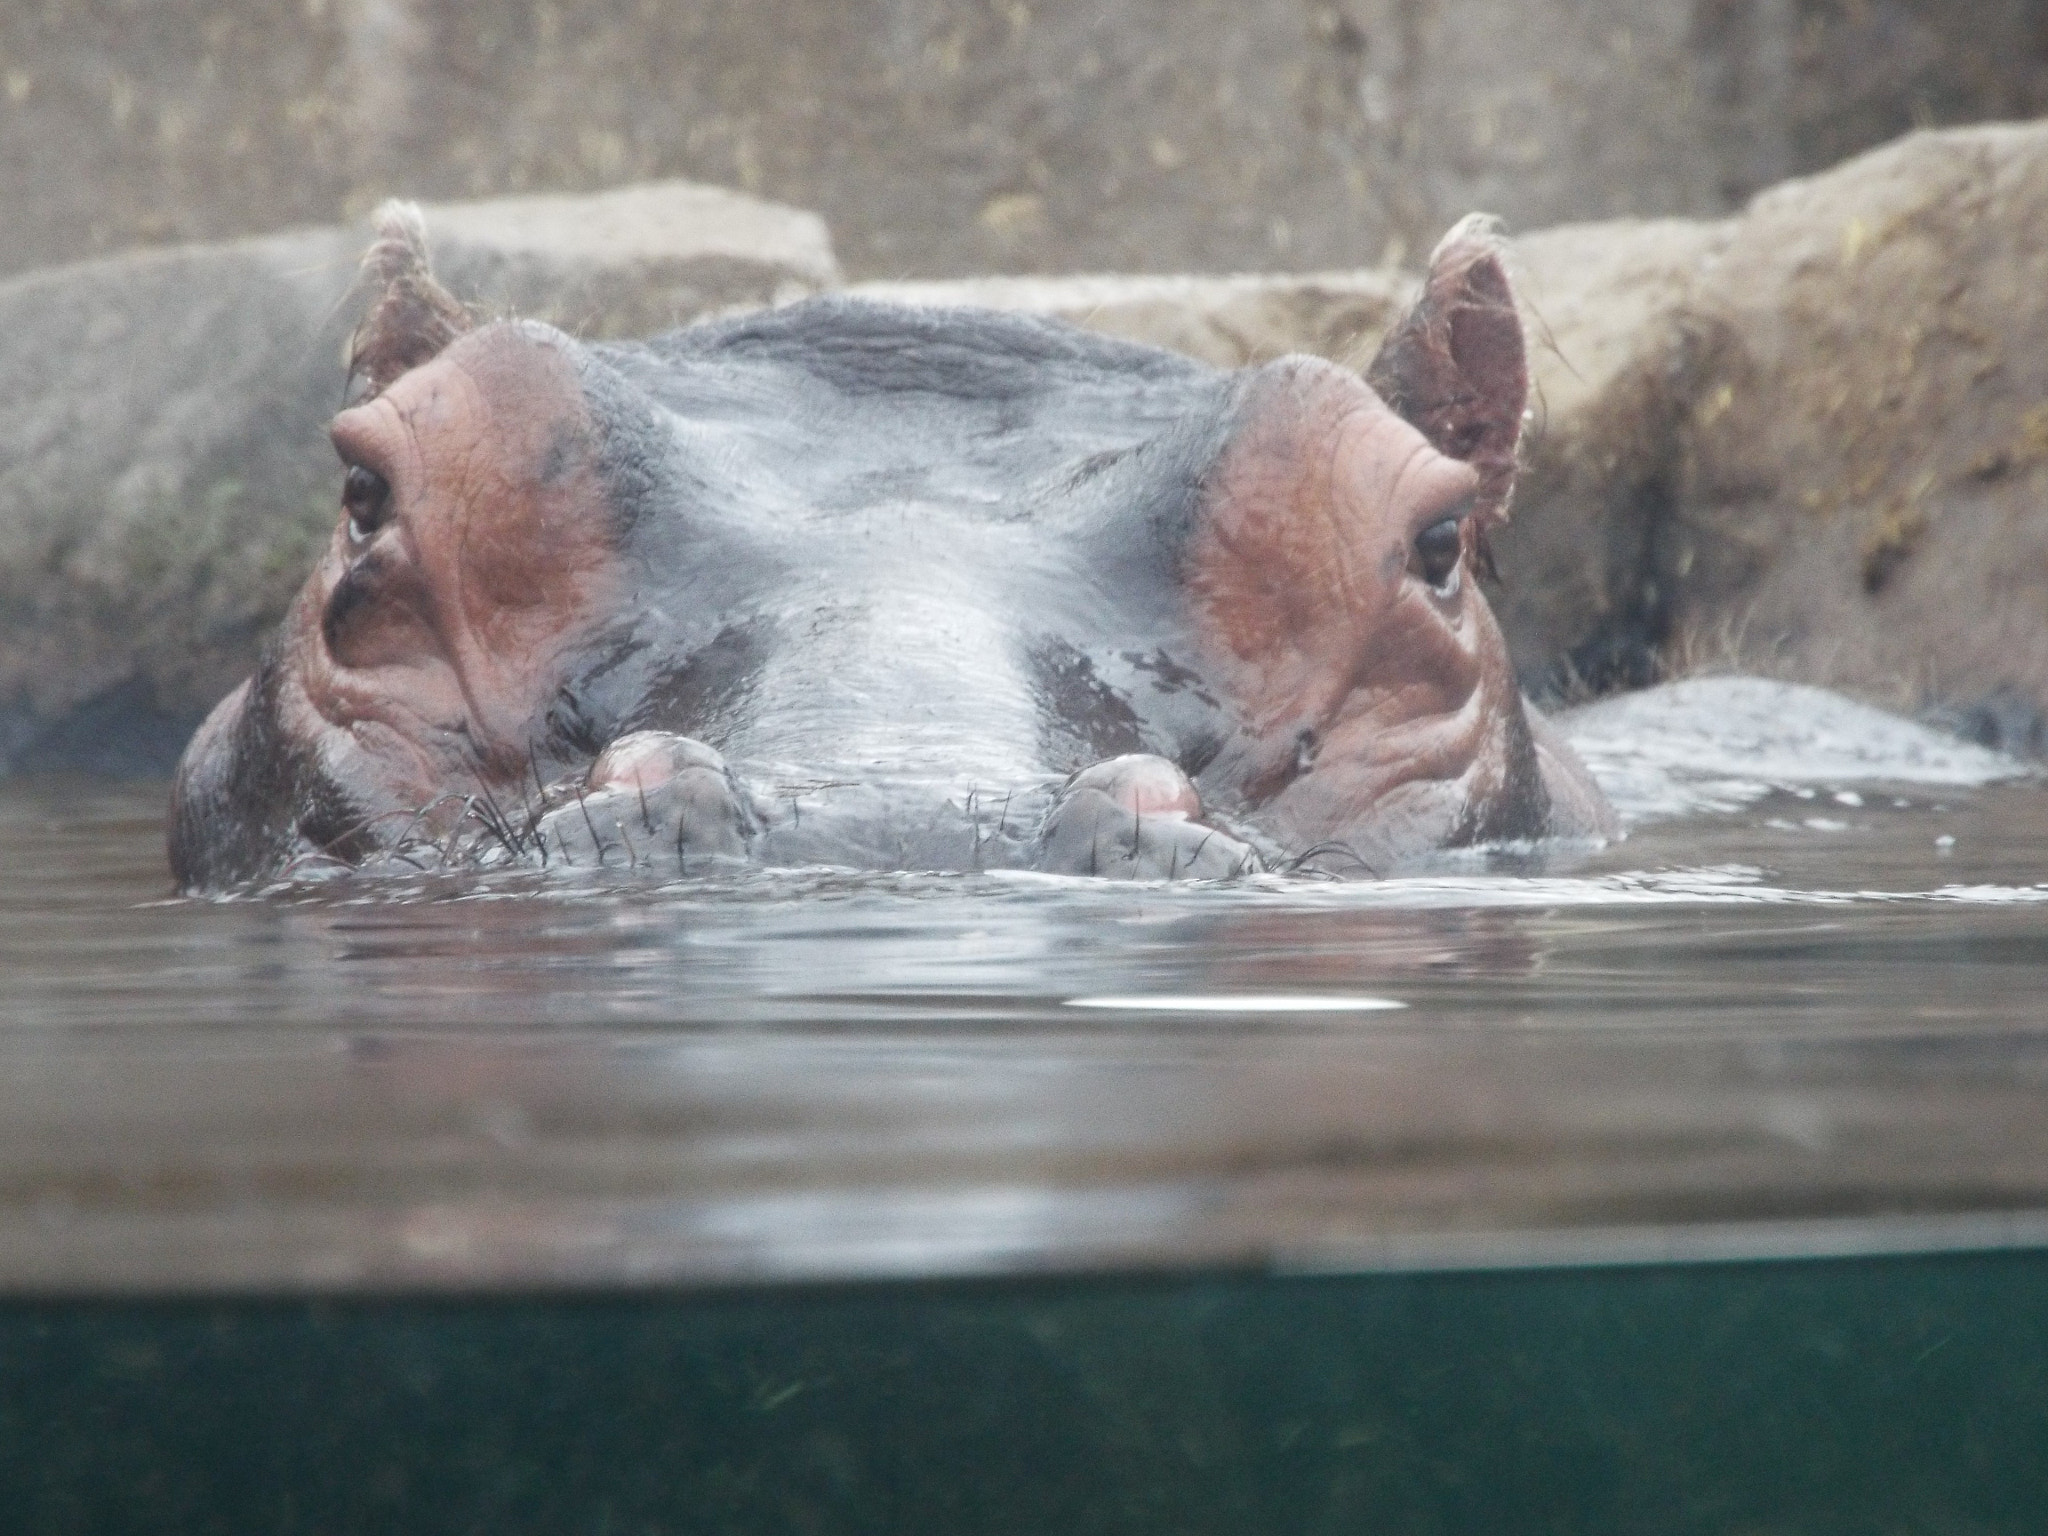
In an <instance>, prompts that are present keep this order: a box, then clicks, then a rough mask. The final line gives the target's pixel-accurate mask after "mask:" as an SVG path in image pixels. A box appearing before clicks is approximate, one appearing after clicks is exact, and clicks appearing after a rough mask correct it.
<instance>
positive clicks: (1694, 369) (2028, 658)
mask: <svg viewBox="0 0 2048 1536" xmlns="http://www.w3.org/2000/svg"><path fill="white" fill-rule="evenodd" d="M1521 257H1522V261H1523V264H1524V266H1525V268H1526V270H1527V273H1528V277H1529V281H1528V283H1527V287H1526V293H1527V297H1528V299H1529V301H1530V303H1531V308H1532V322H1533V323H1534V324H1535V325H1536V327H1537V328H1538V331H1539V334H1542V328H1543V327H1546V326H1547V334H1548V336H1549V338H1550V339H1551V341H1552V342H1554V345H1555V348H1556V353H1555V356H1554V357H1553V358H1552V359H1551V360H1550V361H1549V362H1548V363H1547V364H1543V365H1541V367H1540V375H1541V384H1542V388H1543V391H1544V396H1545V398H1546V400H1547V402H1548V403H1549V406H1550V414H1549V418H1548V420H1547V422H1546V423H1545V424H1544V431H1543V432H1542V434H1541V435H1540V436H1539V439H1538V441H1537V444H1536V446H1535V450H1534V453H1533V454H1532V460H1531V471H1530V473H1529V475H1528V476H1527V477H1526V478H1525V480H1524V482H1523V486H1522V490H1521V493H1520V495H1519V497H1518V501H1517V508H1516V520H1515V523H1514V524H1513V525H1512V528H1511V530H1510V532H1509V533H1508V534H1507V535H1505V536H1504V537H1503V539H1502V541H1501V550H1500V553H1501V563H1502V567H1503V570H1504V572H1505V574H1506V578H1507V581H1508V584H1509V596H1508V600H1507V602H1506V603H1505V604H1504V605H1503V606H1504V608H1505V610H1506V611H1505V612H1504V613H1503V619H1504V621H1505V622H1506V623H1507V625H1508V627H1509V633H1510V635H1511V637H1512V638H1513V640H1514V643H1515V645H1516V648H1517V655H1518V658H1519V659H1520V661H1521V664H1522V665H1523V667H1524V670H1525V675H1526V676H1528V677H1529V678H1530V679H1531V680H1532V681H1539V682H1542V681H1547V682H1549V683H1551V684H1553V685H1554V684H1558V683H1560V682H1569V681H1570V680H1571V679H1572V678H1573V677H1574V676H1577V677H1580V678H1583V679H1584V680H1585V681H1586V682H1588V683H1591V684H1592V685H1594V686H1595V687H1596V688H1597V687H1601V686H1609V685H1613V684H1616V683H1627V682H1634V681H1640V680H1646V679H1647V677H1648V676H1650V675H1656V674H1674V673H1683V672H1686V671H1692V670H1698V669H1700V668H1703V667H1704V668H1715V669H1741V670H1747V671H1756V672H1766V673H1769V674H1772V675H1775V676H1780V677H1786V678H1793V679H1797V680H1800V681H1805V682H1812V683H1820V684H1824V685H1828V686H1832V687H1836V688H1842V689H1846V690H1849V691H1851V692H1854V693H1858V694H1860V695H1863V696H1864V697H1867V698H1869V699H1872V700H1873V701H1875V702H1880V703H1885V704H1889V705H1892V706H1894V707H1905V708H1928V707H1930V706H1943V707H1947V708H1950V709H1955V708H1958V707H1963V708H1967V707H1969V706H1971V705H1972V704H1973V703H1974V701H1978V700H1984V699H1990V698H1994V697H1995V698H1998V699H2001V700H2003V701H2004V703H2003V705H2002V706H2001V708H2002V709H2003V711H2004V714H2007V715H2009V714H2011V709H2012V706H2013V705H2014V703H2015V701H2031V703H2032V705H2033V707H2034V709H2035V710H2037V711H2038V710H2040V709H2042V708H2043V707H2044V706H2048V406H2044V404H2043V402H2044V401H2048V127H2033V126H2027V127H2002V128H1975V129H1959V130H1953V131H1946V132H1940V133H1924V134H1915V135H1912V136H1910V137H1908V138H1906V139H1904V140H1902V141H1901V142H1899V143H1898V144H1895V145H1892V146H1889V147H1887V148H1886V149H1883V150H1879V151H1876V152H1874V153H1872V154H1870V155H1867V156H1864V157H1863V158H1861V159H1859V160H1856V161H1852V162H1850V163H1849V164H1847V165H1845V166H1843V167H1841V168H1839V169H1837V170H1835V171H1832V172H1829V173H1828V174H1826V175H1824V176H1819V177H1813V178H1810V179H1807V180H1802V181H1795V182H1789V183H1787V184H1785V185H1783V186H1780V187H1777V188H1774V189H1772V190H1771V191H1770V192H1768V193H1765V194H1764V195H1762V196H1761V197H1759V198H1758V199H1757V200H1756V201H1755V202H1754V203H1753V204H1752V205H1751V207H1750V208H1749V209H1748V210H1747V211H1746V212H1745V213H1744V214H1743V215H1741V216H1740V217H1738V218H1735V219H1731V220H1727V221H1723V222H1720V223H1716V224H1707V225H1683V224H1680V225H1671V224H1623V225H1607V226H1601V227H1597V228H1582V229H1573V230H1562V231H1555V232H1552V233H1549V234H1539V235H1536V236H1532V237H1530V238H1529V239H1527V240H1525V241H1524V242H1522V245H1521ZM2008 734H2010V733H2008Z"/></svg>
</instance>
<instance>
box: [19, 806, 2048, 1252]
mask: <svg viewBox="0 0 2048 1536" xmlns="http://www.w3.org/2000/svg"><path fill="white" fill-rule="evenodd" d="M161 801H162V796H161V791H160V789H158V788H155V787H149V786H129V787H123V786H107V785H93V784H79V783H64V784H55V783H23V782H14V783H8V784H4V785H0V971H4V974H5V976H6V987H5V992H4V995H0V1052H4V1054H5V1062H4V1065H0V1097H4V1099H5V1106H4V1111H0V1284H6V1285H10V1286H14V1287H20V1286H31V1287H35V1286H44V1285H79V1284H85V1285H99V1286H116V1287H119V1286H132V1285H173V1286H175V1285H187V1284H197V1283H242V1284H279V1283H282V1284H293V1283H328V1284H351V1283H367V1284H415V1283H417V1284H429V1285H439V1284H466V1283H510V1284H518V1283H536V1282H544V1281H549V1280H567V1281H571V1282H580V1281H617V1280H628V1281H631V1280H636V1279H639V1280H645V1279H664V1278H683V1279H714V1278H733V1277H742V1276H786V1275H840V1274H875V1273H964V1272H974V1271H981V1270H988V1269H1005V1270H1017V1269H1031V1268H1038V1267H1045V1266H1056V1267H1061V1266H1073V1265H1095V1264H1105V1263H1113V1264H1145V1265H1156V1264H1177V1263H1187V1262H1203V1263H1207V1262H1228V1263H1261V1264H1285V1265H1293V1266H1309V1267H1317V1266H1327V1265H1333V1264H1334V1265H1339V1266H1341V1265H1345V1264H1352V1263H1387V1262H1409V1261H1413V1262H1456V1263H1467V1262H1474V1263H1495V1262H1514V1261H1517V1260H1518V1259H1520V1260H1527V1259H1528V1258H1529V1257H1530V1256H1531V1255H1536V1256H1541V1255H1544V1254H1554V1255H1556V1256H1563V1257H1572V1256H1580V1257H1584V1256H1587V1255H1588V1254H1593V1255H1594V1256H1599V1255H1603V1254H1604V1255H1607V1256H1617V1255H1618V1256H1629V1255H1630V1254H1641V1253H1666V1252H1672V1251H1678V1250H1679V1249H1682V1248H1683V1247H1684V1244H1685V1243H1686V1242H1688V1241H1693V1242H1695V1243H1696V1242H1698V1241H1705V1240H1706V1239H1705V1238H1702V1237H1701V1234H1708V1235H1709V1236H1711V1235H1712V1234H1721V1236H1719V1237H1715V1238H1713V1241H1715V1242H1720V1243H1722V1244H1723V1245H1724V1246H1725V1247H1727V1248H1728V1249H1729V1250H1730V1251H1758V1252H1761V1251H1778V1250H1782V1249H1786V1248H1787V1247H1788V1245H1789V1247H1790V1248H1795V1249H1796V1248H1799V1247H1800V1246H1801V1245H1802V1244H1804V1245H1806V1246H1814V1245H1818V1246H1821V1247H1832V1248H1836V1249H1839V1248H1843V1247H1856V1246H1859V1245H1861V1246H1869V1245H1871V1244H1873V1243H1875V1244H1878V1245H1880V1246H1882V1245H1884V1244H1888V1243H1889V1244H1892V1245H1895V1246H1913V1245H1915V1244H1920V1245H1924V1244H1927V1243H1935V1244H1937V1245H1939V1244H1941V1243H1947V1242H1956V1243H1965V1244H1968V1243H1977V1242H1989V1241H2021V1240H2024V1241H2037V1240H2040V1239H2041V1237H2042V1234H2041V1233H2039V1232H2037V1231H2036V1230H2035V1225H2034V1223H2035V1217H2034V1216H2033V1215H2032V1214H2031V1213H2034V1212H2037V1211H2043V1210H2048V1100H2044V1096H2043V1088H2044V1085H2048V1029H2044V1023H2043V1020H2044V1011H2043V1009H2042V1008H2041V1006H2040V1002H2039V999H2040V996H2041V993H2042V990H2043V987H2042V984H2043V982H2044V980H2048V923H2044V913H2043V912H2042V910H2041V904H2042V903H2043V902H2044V901H2048V886H2044V884H2043V883H2042V882H2043V881H2044V880H2048V790H2044V789H2043V788H2042V787H2041V786H2040V785H2039V784H2038V783H2035V782H2031V781H2027V782H2020V783H2012V784H2005V785H1992V786H1987V787H1981V788H1977V789H1969V788H1967V787H1959V786H1953V785H1950V786H1938V787H1930V786H1926V785H1922V786H1918V787H1910V786H1908V787H1893V788H1883V787H1876V788H1873V787H1871V786H1869V785H1859V787H1857V788H1853V789H1841V788H1829V787H1827V786H1825V785H1823V786H1820V787H1818V788H1816V787H1813V786H1810V785H1807V786H1797V787H1786V788H1780V789H1776V790H1770V791H1768V792H1764V793H1762V794H1761V796H1760V798H1752V799H1751V800H1750V802H1749V803H1747V804H1745V805H1743V806H1742V807H1741V808H1740V809H1736V810H1730V811H1724V812H1723V813H1722V814H1718V815H1714V816H1707V817H1694V818H1691V819H1686V820H1679V821H1675V822H1671V823H1667V824H1661V825H1654V826H1649V827H1646V828H1642V829H1639V830H1638V831H1637V833H1636V834H1635V835H1634V836H1633V837H1632V838H1631V839H1630V840H1629V841H1628V842H1626V843H1624V844H1622V845H1620V846H1619V847H1617V848H1614V849H1609V850H1605V851H1602V852H1598V853H1591V854H1588V853H1586V852H1584V851H1580V852H1577V853H1571V852H1564V853H1560V854H1557V855H1555V856H1553V857H1552V858H1550V859H1549V860H1548V861H1543V860H1538V859H1535V858H1533V857H1532V856H1529V855H1526V854H1525V855H1521V856H1505V855H1502V856H1496V857H1494V858H1493V859H1492V860H1491V861H1490V862H1489V861H1485V860H1468V861H1466V862H1464V863H1462V864H1458V863H1453V864H1449V865H1447V866H1445V867H1444V868H1442V869H1439V870H1436V871H1433V872H1430V873H1428V874H1422V875H1416V876H1414V877H1411V878H1404V879H1397V880H1387V881H1381V882H1376V883H1367V884H1337V883H1328V884H1316V883H1301V882H1295V883H1289V882H1284V881H1279V880H1261V881H1254V882H1247V883H1244V884H1240V885H1236V886H1230V887H1206V888H1197V887H1190V886H1177V887H1159V886H1148V887H1131V886H1119V885H1110V884H1098V883H1095V882H1088V881H1055V880H1047V879H1043V878H1038V877H1028V876H1025V877H1020V876H1014V875H1012V876H1000V875H976V876H938V875H931V876H917V875H888V876H858V875H850V874H845V873H831V872H818V871H809V872H766V871H764V872H751V873H748V874H745V875H740V876H731V877H726V878H723V879H719V880H713V881H701V882H690V883H675V884H669V885H654V884H648V885H642V886H633V887H629V888H625V889H618V888H612V889H600V888H597V887H595V886H588V885H585V886H578V885H572V884H566V883H564V882H562V881H560V880H559V879H557V880H554V881H551V882H550V883H548V884H547V885H546V886H545V887H543V886H542V885H541V884H540V883H539V882H537V881H536V880H534V879H533V878H532V877H529V876H519V875H494V876H490V877H485V878H477V879H470V880H458V879H454V878H442V879H437V880H423V881H421V882H420V883H419V884H418V885H416V886H414V887H411V888H405V889H400V888H398V887H394V886H391V885H374V886H372V885H364V884H357V883H351V882H346V881H344V882H335V883H329V884H327V885H322V886H298V887H293V888H291V889H289V890H286V891H283V892H279V893H275V894H272V895H270V896H267V897H264V898H261V899H243V900H235V901H201V900H186V899H173V898H171V897H169V895H168V892H167V877H166V875H165V873H164V866H163V854H162V845H161V834H160V819H159V818H160V809H161ZM1823 813H1825V814H1823ZM1173 998H1180V999H1185V1000H1187V1004H1188V1005H1187V1006H1185V1007H1160V1006H1157V1004H1158V1001H1159V1000H1160V999H1173ZM1219 999H1220V1000H1222V1003H1223V1004H1225V1005H1218V1004H1217V1002H1216V1000H1219ZM1247 999H1250V1000H1252V1001H1253V1002H1257V1001H1258V1000H1260V999H1264V1000H1265V1001H1266V1004H1267V1006H1256V1007H1248V1006H1244V1004H1245V1001H1246V1000H1247ZM1119 1000H1121V1001H1122V1002H1124V1003H1126V1004H1128V1003H1133V1002H1142V1003H1144V1004H1145V1006H1143V1007H1130V1006H1123V1007H1117V1006H1098V1007H1070V1006H1067V1005H1068V1004H1070V1003H1075V1002H1087V1003H1108V1002H1116V1001H1119ZM1204 1000H1208V1003H1207V1004H1206V1005H1205V1004H1204ZM1233 1000H1234V1001H1233ZM1276 1000H1277V1001H1276ZM1374 1000H1383V1001H1385V1002H1389V1003H1394V1004H1398V1005H1400V1006H1398V1007H1394V1008H1378V1007H1372V1006H1369V1005H1370V1004H1371V1003H1372V1002H1373V1001H1374ZM1226 1005H1227V1006H1226ZM1504 1234H1505V1236H1504ZM1646 1234H1648V1235H1647V1236H1646ZM1688 1234H1690V1237H1688ZM1930 1234H1932V1235H1930ZM1944 1234H1946V1235H1944ZM1575 1235H1576V1236H1575ZM1579 1238H1584V1239H1585V1241H1584V1242H1578V1246H1576V1247H1574V1246H1573V1244H1574V1242H1577V1241H1578V1239H1579ZM1588 1243H1591V1244H1592V1245H1593V1246H1591V1247H1588V1246H1587V1244H1588ZM1602 1245H1604V1246H1602ZM1630 1245H1634V1246H1633V1247H1631V1246H1630ZM1645 1245H1647V1246H1645Z"/></svg>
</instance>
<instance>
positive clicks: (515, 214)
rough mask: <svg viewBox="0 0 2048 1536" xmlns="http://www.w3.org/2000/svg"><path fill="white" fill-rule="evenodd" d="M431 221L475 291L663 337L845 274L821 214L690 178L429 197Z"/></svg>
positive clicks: (540, 314) (547, 315)
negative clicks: (586, 190) (573, 192)
mask: <svg viewBox="0 0 2048 1536" xmlns="http://www.w3.org/2000/svg"><path fill="white" fill-rule="evenodd" d="M427 227H428V229H429V230H430V232H431V233H432V236H433V240H434V261H435V266H436V268H437V269H438V270H439V271H440V272H441V273H442V274H443V276H444V277H445V278H446V279H447V280H448V281H449V282H450V283H451V284H452V285H453V286H454V287H455V288H456V290H457V291H459V292H460V293H461V294H462V296H463V298H464V299H465V300H466V301H468V302H470V303H473V304H475V305H477V306H478V307H479V308H481V309H483V310H486V311H488V312H490V313H493V314H519V315H531V316H534V317H536V318H538V319H543V320H547V321H549V322H551V323H553V324H556V325H560V326H562V327H563V328H564V329H566V330H570V331H573V332H575V333H576V334H577V335H579V336H583V337H589V338H611V337H621V336H651V335H654V334H655V333H657V332H660V331H666V330H672V329H674V328H675V327H676V326H678V325H681V324H683V323H684V322H686V321H689V320H693V319H695V318H696V317H698V316H699V315H704V314H708V313H712V312H714V311H717V310H722V309H732V308H736V307H743V306H752V305H758V304H761V303H764V302H776V301H787V300H789V299H792V298H800V297H802V296H803V295H804V294H807V293H816V292H819V291H820V290H822V289H826V288H834V287H837V286H838V284H839V267H838V264H837V263H836V262H835V261H834V260H833V257H832V237H831V235H830V233H829V232H828V231H827V230H826V228H825V221H824V220H823V219H821V218H819V217H818V216H817V215H816V214H814V213H804V212H801V211H799V210H798V209H795V208H785V207H783V206H781V205H780V204H778V203H764V202H762V201H760V200H759V199H758V198H752V197H748V196H746V195H744V194H743V193H738V192H730V191H727V190H726V189H725V188H723V187H705V186H698V185H696V184H694V183H692V182H686V181H663V182H650V183H648V184H646V185H644V186H636V187H621V188H618V189H617V190H615V191H611V192H600V193H595V194H592V195H590V196H586V197H568V196H555V197H503V198H494V199H491V200H489V201H487V202H475V203H446V204H442V205H440V206H437V207H431V208H429V209H427Z"/></svg>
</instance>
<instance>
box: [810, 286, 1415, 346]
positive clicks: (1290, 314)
mask: <svg viewBox="0 0 2048 1536" xmlns="http://www.w3.org/2000/svg"><path fill="white" fill-rule="evenodd" d="M1417 281H1418V280H1417V279H1416V278H1414V277H1411V276H1409V275H1407V274H1405V273H1401V272H1396V271H1365V272H1318V273H1307V274H1303V275H1299V276H1296V275H1291V274H1283V275H1258V274H1252V275H1244V276H1238V277H1152V276H1097V277H1049V278H1048V277H1040V278H1033V277H984V278H968V279H965V280H962V281H959V282H950V283H862V284H860V285H858V286H856V287H854V288H851V289H849V290H847V291H848V292H850V293H853V294H856V295H861V296H865V297H868V298H874V299H881V300H884V301H888V302H893V303H898V304H928V305H934V306H954V305H973V306H979V307H983V308H988V309H1009V310H1023V311H1026V312H1028V313H1031V314H1039V315H1050V316H1052V317H1053V318H1054V319H1058V320H1065V321H1067V322H1069V323H1070V324H1074V325H1081V326H1086V327H1087V328H1088V329H1090V330H1094V331H1101V332H1104V333H1106V334H1108V335H1111V336H1121V337H1123V338H1125V339H1126V340H1129V341H1142V342H1146V343H1149V344H1150V345H1152V346H1155V347H1171V348H1173V349H1174V350H1175V351H1178V352H1185V353H1187V354H1188V355H1189V356H1191V357H1198V358H1201V359H1202V360H1203V361H1204V362H1208V363H1214V364H1215V365H1216V366H1217V367H1219V368H1240V367H1243V366H1244V365H1246V364H1247V363H1263V362H1267V361H1270V360H1271V359H1273V358H1276V357H1279V356H1281V355H1282V354H1284V353H1288V352H1312V353H1314V354H1315V355H1316V356H1318V357H1327V358H1330V359H1332V360H1333V361H1336V362H1340V363H1344V364H1345V365H1347V366H1349V367H1353V368H1360V369H1362V368H1364V367H1365V365H1366V364H1367V363H1369V362H1371V361H1372V358H1373V354H1374V353H1376V352H1377V351H1378V350H1379V345H1380V340H1381V338H1382V337H1384V336H1385V335H1386V333H1387V331H1388V329H1389V328H1390V327H1391V326H1392V325H1393V323H1394V321H1395V320H1396V319H1398V318H1399V317H1400V315H1401V313H1402V311H1403V310H1404V309H1405V307H1406V306H1407V304H1408V302H1409V301H1410V300H1411V299H1412V298H1413V297H1414V294H1415V290H1416V285H1417Z"/></svg>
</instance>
